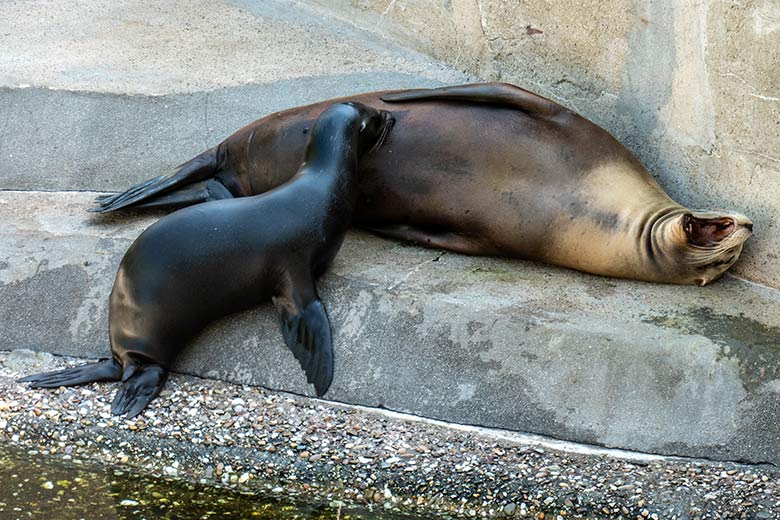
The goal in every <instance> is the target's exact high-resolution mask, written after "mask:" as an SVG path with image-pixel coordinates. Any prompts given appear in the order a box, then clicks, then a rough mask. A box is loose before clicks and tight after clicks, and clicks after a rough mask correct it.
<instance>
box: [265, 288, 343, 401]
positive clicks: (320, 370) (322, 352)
mask: <svg viewBox="0 0 780 520" xmlns="http://www.w3.org/2000/svg"><path fill="white" fill-rule="evenodd" d="M274 304H275V305H276V308H277V310H278V311H279V318H280V320H279V322H280V325H281V329H282V336H284V342H285V343H286V344H287V346H288V347H289V348H290V350H292V352H293V354H294V355H295V358H296V359H297V360H298V362H299V363H300V364H301V368H303V371H304V372H305V373H306V380H307V381H308V382H309V383H311V384H313V385H314V390H315V391H316V392H317V397H322V396H323V395H325V392H327V391H328V388H330V383H331V382H332V381H333V340H332V337H331V330H330V321H329V320H328V315H327V314H326V313H325V307H324V306H323V305H322V302H321V301H320V300H319V299H315V300H312V301H311V302H309V304H308V305H306V306H305V307H303V308H302V309H296V311H297V312H294V313H291V312H289V310H288V309H287V308H286V307H285V306H283V305H279V303H278V300H274Z"/></svg>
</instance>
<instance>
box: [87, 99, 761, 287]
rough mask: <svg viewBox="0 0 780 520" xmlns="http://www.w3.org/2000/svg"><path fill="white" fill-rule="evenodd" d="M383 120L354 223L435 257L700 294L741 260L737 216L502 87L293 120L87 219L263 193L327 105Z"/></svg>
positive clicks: (251, 131) (591, 130) (292, 161)
mask: <svg viewBox="0 0 780 520" xmlns="http://www.w3.org/2000/svg"><path fill="white" fill-rule="evenodd" d="M344 100H353V101H358V102H361V103H365V104H367V105H369V106H373V107H375V108H382V109H385V110H391V111H392V112H393V114H394V116H395V118H396V125H395V127H394V130H393V132H392V134H391V135H390V136H388V139H387V142H386V145H385V146H383V147H382V149H380V150H379V151H378V152H377V153H375V154H371V155H370V156H367V157H365V158H364V159H363V160H362V161H361V165H360V167H361V170H363V176H362V179H361V185H360V198H359V200H358V206H357V210H356V214H355V223H356V224H357V225H360V226H362V227H365V228H368V229H371V230H373V231H375V232H377V233H380V234H383V235H385V236H390V237H394V238H399V239H403V240H410V241H414V242H418V243H421V244H423V245H428V246H432V247H440V248H445V249H450V250H453V251H458V252H463V253H468V254H479V255H484V254H488V255H503V256H510V257H517V258H526V259H532V260H538V261H542V262H547V263H551V264H556V265H561V266H565V267H571V268H574V269H579V270H581V271H586V272H590V273H594V274H601V275H607V276H617V277H625V278H635V279H640V280H647V281H656V282H667V283H686V284H700V285H703V284H705V283H708V282H709V281H711V280H714V279H716V278H717V277H718V276H720V275H721V274H722V273H723V272H724V271H725V270H726V269H728V267H730V266H731V265H733V263H734V262H735V261H736V260H737V258H738V256H739V254H740V252H741V249H742V243H743V242H744V240H746V239H747V238H748V237H749V236H750V234H751V229H752V223H751V222H750V220H749V219H748V218H747V217H745V216H744V215H741V214H739V213H734V212H726V211H696V210H691V209H688V208H685V207H683V206H681V205H680V204H677V203H676V202H675V201H673V200H672V199H671V198H670V197H669V196H668V195H667V194H666V193H665V192H664V190H663V189H662V188H661V187H660V186H659V185H658V183H657V182H656V181H655V179H653V177H652V176H651V175H650V174H649V173H648V172H647V171H646V170H645V168H644V167H643V166H642V165H641V164H640V163H639V161H638V160H637V159H636V158H635V157H634V156H633V155H632V154H631V153H630V152H629V151H628V150H627V149H626V148H625V147H624V146H622V145H621V144H620V143H619V142H618V141H617V140H615V139H614V138H613V137H612V136H611V135H610V134H609V133H608V132H606V131H605V130H604V129H602V128H600V127H598V126H597V125H595V124H593V123H591V122H590V121H588V120H587V119H585V118H583V117H581V116H579V115H577V114H576V113H574V112H572V111H570V110H568V109H566V108H564V107H562V106H560V105H558V104H556V103H554V102H552V101H550V100H548V99H545V98H543V97H541V96H538V95H536V94H533V93H531V92H528V91H526V90H523V89H521V88H519V87H516V86H513V85H508V84H476V85H461V86H455V87H445V88H440V89H425V90H412V91H393V92H372V93H367V94H360V95H356V96H350V97H348V98H342V99H340V100H330V101H325V102H321V103H315V104H313V105H308V106H304V107H298V108H293V109H290V110H286V111H283V112H279V113H276V114H271V115H269V116H267V117H265V118H263V119H260V120H258V121H255V122H254V123H251V124H250V125H248V126H246V127H244V128H242V129H240V130H238V131H237V132H236V133H234V134H233V135H231V136H230V137H228V138H227V139H226V140H225V141H223V142H222V143H220V144H219V145H217V146H216V147H214V148H212V149H210V150H208V151H206V152H204V153H203V154H201V155H200V156H198V157H196V158H195V159H193V160H192V161H189V162H188V163H185V164H184V165H183V166H182V167H181V169H180V170H179V171H178V172H176V173H174V174H172V175H171V176H166V177H160V178H157V179H153V180H151V181H147V182H145V183H141V184H139V185H138V186H135V187H133V188H130V189H129V190H127V191H126V192H124V193H121V194H116V195H109V196H106V197H104V198H101V199H100V200H99V201H98V206H97V208H95V210H96V211H101V212H102V211H114V210H117V209H122V208H124V207H134V206H135V207H143V206H155V205H180V204H194V203H198V202H201V201H205V200H212V199H215V198H223V197H240V196H246V195H252V194H255V193H262V192H264V191H267V190H270V189H273V188H274V187H276V186H278V185H279V184H281V183H283V182H284V181H285V180H287V179H288V178H289V177H290V176H291V175H292V174H293V173H294V172H295V169H296V167H297V164H299V163H300V160H301V157H302V154H303V147H304V145H305V142H306V133H307V132H308V130H309V129H310V128H311V125H312V123H313V121H314V120H315V119H316V118H317V116H318V115H319V113H321V112H322V110H324V109H325V107H326V106H328V105H329V104H331V103H333V102H338V101H344Z"/></svg>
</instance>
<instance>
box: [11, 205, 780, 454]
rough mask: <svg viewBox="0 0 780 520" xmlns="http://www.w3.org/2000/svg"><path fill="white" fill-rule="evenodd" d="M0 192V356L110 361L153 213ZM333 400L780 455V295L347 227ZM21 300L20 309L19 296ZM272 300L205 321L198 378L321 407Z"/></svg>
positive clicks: (330, 277)
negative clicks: (619, 275)
mask: <svg viewBox="0 0 780 520" xmlns="http://www.w3.org/2000/svg"><path fill="white" fill-rule="evenodd" d="M94 195H95V194H94V193H29V192H3V193H0V262H3V263H4V264H5V265H6V268H5V269H2V270H0V301H3V302H5V303H4V304H3V308H2V312H1V313H0V348H5V349H15V348H28V349H32V350H37V351H46V352H51V353H56V354H67V355H78V356H84V357H92V358H94V357H105V356H107V355H108V352H109V345H108V335H107V300H108V295H109V292H110V288H111V285H112V283H113V276H114V274H115V270H116V268H117V266H118V262H119V260H120V259H121V256H122V254H124V251H125V250H126V248H127V247H128V245H129V244H130V242H131V241H132V240H133V239H134V238H135V236H137V235H138V234H139V233H140V231H141V230H142V229H143V228H144V227H145V226H147V225H148V224H149V223H151V222H152V221H153V220H154V218H155V217H154V216H150V215H135V216H134V215H128V216H125V217H108V218H106V217H99V216H94V215H89V214H87V213H86V212H85V211H84V210H85V209H86V208H87V207H89V205H90V203H91V200H92V198H93V197H94ZM319 289H320V293H321V295H322V298H323V301H324V302H325V305H326V307H327V309H328V313H329V316H330V318H331V321H332V323H333V328H334V338H335V355H336V373H335V379H334V382H333V385H332V387H331V389H330V391H329V393H328V394H327V396H326V397H327V398H328V399H330V400H333V401H340V402H344V403H353V404H361V405H366V406H373V407H384V408H388V409H392V410H398V411H403V412H408V413H413V414H417V415H421V416H425V417H430V418H435V419H443V420H447V421H452V422H458V423H464V424H473V425H482V426H489V427H497V428H505V429H508V430H513V431H522V432H531V433H538V434H544V435H548V436H551V437H554V438H558V439H566V440H571V441H577V442H585V443H589V444H595V445H601V446H608V447H618V448H623V449H631V450H636V451H642V452H648V453H662V454H668V455H684V456H695V457H703V458H709V459H718V460H732V461H748V462H753V463H763V462H769V463H773V464H778V463H780V458H778V453H780V451H778V449H777V446H778V445H780V420H778V418H779V417H780V416H779V415H778V414H780V411H779V410H780V380H779V379H778V374H777V366H776V365H777V359H778V349H779V348H780V347H779V346H778V343H777V334H776V332H777V328H778V324H779V323H780V315H779V313H780V305H778V303H780V296H779V295H778V292H777V291H774V290H770V289H767V288H764V287H761V286H758V285H755V284H750V283H746V282H742V281H740V280H738V279H735V278H731V277H726V278H724V279H722V280H720V281H718V282H717V283H714V284H712V285H709V286H707V287H703V288H701V287H693V286H690V287H688V286H669V285H660V284H647V283H641V282H634V281H626V280H615V279H608V278H602V277H596V276H592V275H586V274H581V273H578V272H575V271H570V270H565V269H559V268H554V267H549V266H543V265H540V264H534V263H529V262H521V261H511V260H504V259H494V258H475V257H466V256H460V255H456V254H453V253H442V252H441V251H435V250H429V249H422V248H418V247H413V246H409V245H406V244H401V243H397V242H391V241H386V240H382V239H379V238H376V237H373V236H371V235H368V234H366V233H363V232H359V231H355V232H352V233H350V234H349V235H348V237H347V240H346V241H345V244H344V246H343V248H342V250H341V252H340V254H339V256H338V258H337V260H336V263H335V265H334V266H333V268H332V269H331V271H330V272H329V273H328V274H326V275H325V276H324V277H323V278H322V279H321V280H320V282H319ZM11 302H13V303H11ZM277 327H278V324H277V319H276V316H275V314H274V312H273V310H272V307H271V306H270V305H265V306H262V307H260V308H258V309H256V310H252V311H248V312H245V313H241V314H237V315H233V316H230V317H227V318H225V319H223V320H220V321H219V322H216V323H214V324H212V325H210V326H209V327H207V328H206V329H205V330H204V332H203V333H202V334H201V335H200V336H199V337H198V338H197V340H196V341H195V342H194V343H193V344H192V345H190V346H189V347H188V348H187V349H186V350H185V351H184V352H183V354H182V355H181V357H180V358H179V359H178V361H177V363H176V366H175V370H176V371H179V372H184V373H188V374H194V375H200V376H205V377H210V378H216V379H221V380H225V381H231V382H235V383H241V384H248V385H256V386H262V387H266V388H271V389H277V390H284V391H288V392H293V393H297V394H302V395H312V389H311V388H309V387H308V385H306V384H305V379H304V376H303V374H302V372H301V370H300V368H299V367H298V364H297V362H296V361H295V359H294V358H293V356H292V355H291V353H290V352H289V351H288V350H287V349H286V348H285V346H284V344H283V342H282V340H281V337H280V334H279V331H278V330H277Z"/></svg>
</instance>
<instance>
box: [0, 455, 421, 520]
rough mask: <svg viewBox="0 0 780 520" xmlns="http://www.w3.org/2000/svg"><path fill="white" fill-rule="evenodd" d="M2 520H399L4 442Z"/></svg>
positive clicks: (0, 482) (0, 490)
mask: <svg viewBox="0 0 780 520" xmlns="http://www.w3.org/2000/svg"><path fill="white" fill-rule="evenodd" d="M0 518H2V519H4V520H5V519H9V520H11V519H17V518H18V519H41V520H43V519H46V520H50V519H56V520H71V519H73V520H77V519H82V518H83V519H85V520H93V519H102V518H106V519H117V520H118V519H124V518H127V519H149V520H157V519H176V520H190V519H193V520H194V519H217V518H219V519H226V518H242V519H244V518H246V519H279V520H293V519H307V520H308V519H317V520H326V519H328V520H330V519H337V518H338V519H339V520H358V519H361V520H400V519H407V520H409V519H413V518H414V517H410V516H405V515H398V514H392V513H385V512H370V511H368V510H366V509H353V508H346V507H345V508H344V509H342V510H341V511H339V508H338V507H330V506H328V505H320V504H317V505H311V504H302V503H292V502H285V501H282V500H279V499H275V498H269V497H261V496H257V495H249V494H243V493H236V492H231V491H227V490H224V489H218V488H213V487H209V486H203V485H189V484H185V483H182V482H176V481H170V480H165V479H159V478H153V477H138V476H134V475H132V474H129V473H127V472H121V471H113V470H108V469H106V470H102V471H101V470H95V469H94V468H89V469H87V468H81V467H78V465H76V464H65V463H64V462H62V461H59V460H57V459H55V458H53V457H50V456H44V455H30V454H28V453H24V452H20V451H18V450H16V449H14V448H10V447H8V446H2V445H0Z"/></svg>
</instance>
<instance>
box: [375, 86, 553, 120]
mask: <svg viewBox="0 0 780 520" xmlns="http://www.w3.org/2000/svg"><path fill="white" fill-rule="evenodd" d="M379 98H380V99H381V100H382V101H385V102H387V103H398V102H409V101H430V100H437V99H440V100H444V101H463V102H470V103H484V104H494V105H503V106H511V107H514V108H517V109H519V110H522V111H523V112H527V113H529V114H538V115H552V114H555V113H557V112H560V111H561V110H563V107H561V106H560V105H558V104H557V103H554V102H552V101H550V100H549V99H547V98H543V97H542V96H539V95H537V94H534V93H533V92H529V91H527V90H525V89H522V88H520V87H518V86H515V85H510V84H509V83H472V84H469V85H455V86H452V87H441V88H425V89H416V90H403V91H400V92H393V93H391V94H384V95H382V96H380V97H379Z"/></svg>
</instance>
